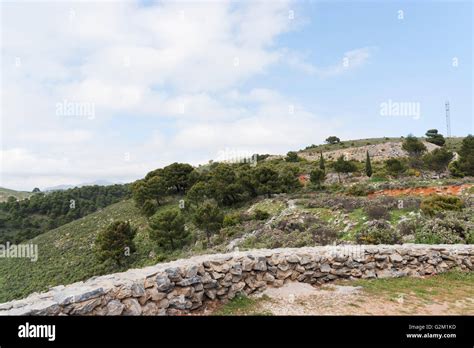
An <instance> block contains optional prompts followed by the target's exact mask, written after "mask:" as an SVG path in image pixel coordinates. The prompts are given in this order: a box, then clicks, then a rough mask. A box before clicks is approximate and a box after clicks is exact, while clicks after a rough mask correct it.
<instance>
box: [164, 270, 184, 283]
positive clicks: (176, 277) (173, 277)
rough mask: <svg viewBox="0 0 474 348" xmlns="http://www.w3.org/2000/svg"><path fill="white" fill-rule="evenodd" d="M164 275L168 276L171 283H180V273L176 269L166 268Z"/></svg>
mask: <svg viewBox="0 0 474 348" xmlns="http://www.w3.org/2000/svg"><path fill="white" fill-rule="evenodd" d="M165 272H166V274H167V275H168V278H169V280H170V281H172V282H179V281H181V279H182V277H181V271H180V269H179V268H178V267H173V268H167V269H165Z"/></svg>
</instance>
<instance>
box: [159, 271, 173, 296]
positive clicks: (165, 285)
mask: <svg viewBox="0 0 474 348" xmlns="http://www.w3.org/2000/svg"><path fill="white" fill-rule="evenodd" d="M156 287H157V289H158V290H159V291H164V292H168V291H171V290H172V289H173V287H174V285H173V284H172V283H171V282H170V279H169V278H168V277H167V276H162V275H157V276H156Z"/></svg>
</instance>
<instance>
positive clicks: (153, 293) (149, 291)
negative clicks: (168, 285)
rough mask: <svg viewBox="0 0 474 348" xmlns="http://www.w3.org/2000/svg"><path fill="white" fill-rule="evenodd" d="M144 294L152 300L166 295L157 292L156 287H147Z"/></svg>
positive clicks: (157, 299)
mask: <svg viewBox="0 0 474 348" xmlns="http://www.w3.org/2000/svg"><path fill="white" fill-rule="evenodd" d="M146 294H147V295H148V297H149V298H150V299H151V300H152V301H159V300H162V299H164V298H165V297H166V293H164V292H159V291H158V289H156V288H151V289H147V290H146Z"/></svg>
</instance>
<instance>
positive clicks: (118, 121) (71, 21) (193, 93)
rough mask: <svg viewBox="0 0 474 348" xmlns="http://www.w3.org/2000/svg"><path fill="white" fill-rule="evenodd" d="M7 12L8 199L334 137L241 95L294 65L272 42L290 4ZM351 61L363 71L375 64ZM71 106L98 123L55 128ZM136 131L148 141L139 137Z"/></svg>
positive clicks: (281, 99)
mask: <svg viewBox="0 0 474 348" xmlns="http://www.w3.org/2000/svg"><path fill="white" fill-rule="evenodd" d="M0 6H2V11H3V15H2V23H1V26H2V30H3V34H2V41H1V45H2V66H1V69H2V74H3V83H4V84H5V86H7V87H8V88H3V86H2V88H1V92H0V93H1V96H2V105H1V112H2V131H1V132H2V147H3V148H2V151H1V160H2V163H1V164H2V171H1V173H2V176H1V181H0V186H7V187H11V188H16V189H32V188H33V187H36V186H38V187H46V186H55V185H58V184H78V183H83V182H90V181H94V180H96V179H108V180H110V181H114V180H117V181H130V180H134V179H136V178H139V177H142V176H143V175H144V174H145V173H146V172H147V171H149V170H152V169H154V168H157V167H159V166H162V165H166V164H169V163H171V162H174V161H183V162H184V161H186V162H190V163H193V164H198V163H202V162H204V161H207V160H208V159H210V158H213V157H215V155H216V154H217V153H218V152H219V151H222V150H224V149H225V148H226V147H231V148H238V149H241V150H249V151H255V152H269V153H276V152H286V151H288V150H289V149H294V148H297V147H300V146H303V145H307V144H308V143H315V142H317V141H319V140H322V139H323V134H324V135H326V134H328V133H332V132H335V129H337V128H338V127H339V125H338V124H335V123H331V122H328V121H327V120H322V119H321V118H320V117H316V116H315V115H313V113H312V112H311V111H310V110H307V109H306V108H305V107H304V106H303V105H299V104H298V103H297V102H295V101H293V100H291V98H288V97H285V96H284V95H281V94H280V93H279V92H278V91H276V90H270V89H265V88H258V86H256V87H255V88H253V89H250V91H247V92H246V90H248V87H247V89H245V88H243V87H242V85H243V83H244V82H246V81H248V80H249V79H251V78H256V77H258V76H261V74H265V73H266V72H267V71H268V70H269V69H270V68H271V67H272V66H274V65H275V64H280V63H285V60H287V59H288V55H286V54H285V49H284V48H282V47H279V46H278V45H276V42H277V39H278V37H279V36H280V35H281V34H283V33H286V32H288V31H290V30H292V29H293V25H295V24H297V23H294V22H295V21H294V20H293V21H291V20H289V18H288V11H289V8H290V7H291V6H293V5H292V4H291V2H289V1H262V2H239V3H235V2H230V1H229V2H227V1H214V2H205V3H197V2H167V1H166V2H161V3H159V4H157V5H155V6H146V7H141V6H138V4H136V3H133V2H128V1H124V2H110V3H108V2H82V3H60V2H49V3H47V4H45V3H41V4H36V3H33V2H21V3H13V2H12V3H2V4H1V5H0ZM293 7H294V6H293ZM346 57H348V59H349V64H352V65H350V66H351V67H357V66H360V65H362V64H363V63H364V62H365V61H366V60H367V58H368V57H369V53H368V51H367V50H365V49H362V50H355V51H349V52H347V53H346ZM17 58H19V59H20V61H21V65H20V66H17V65H15V62H17V61H18V59H17ZM291 64H293V65H295V66H296V65H297V62H296V63H295V62H293V63H291V61H290V65H291ZM306 68H307V69H311V65H307V66H306ZM338 69H339V68H338V67H331V68H330V69H329V70H332V71H333V72H332V73H330V74H334V73H335V72H338V71H339V70H338ZM317 73H320V72H317ZM65 100H67V101H69V102H74V103H92V104H93V105H94V107H95V117H94V118H88V117H76V118H73V117H69V118H67V117H62V116H61V115H58V114H57V113H56V104H57V103H62V102H63V101H65ZM290 106H291V107H290ZM290 109H291V110H294V112H293V113H291V112H290ZM144 118H147V120H144ZM136 120H140V122H145V123H146V124H147V126H148V127H149V129H147V131H150V133H146V132H144V133H143V134H141V133H139V134H134V125H135V121H136ZM323 123H324V124H325V126H324V129H323V128H322V127H321V124H323ZM142 128H143V126H142ZM333 130H334V131H333ZM127 133H128V134H127ZM338 134H340V133H338ZM128 157H129V159H128Z"/></svg>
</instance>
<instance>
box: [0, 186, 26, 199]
mask: <svg viewBox="0 0 474 348" xmlns="http://www.w3.org/2000/svg"><path fill="white" fill-rule="evenodd" d="M31 195H33V193H32V192H27V191H15V190H10V189H7V188H4V187H0V202H6V201H7V199H8V197H10V196H13V197H15V198H16V199H18V200H21V199H25V198H28V197H30V196H31Z"/></svg>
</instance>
